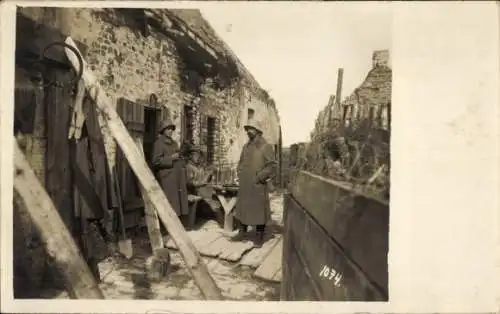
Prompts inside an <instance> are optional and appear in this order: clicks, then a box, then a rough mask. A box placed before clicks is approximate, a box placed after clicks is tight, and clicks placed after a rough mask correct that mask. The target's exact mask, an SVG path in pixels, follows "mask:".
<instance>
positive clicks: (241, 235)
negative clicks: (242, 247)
mask: <svg viewBox="0 0 500 314" xmlns="http://www.w3.org/2000/svg"><path fill="white" fill-rule="evenodd" d="M247 237H248V233H247V226H240V227H239V228H238V233H237V234H236V235H235V236H233V237H231V241H235V242H238V241H243V240H246V239H247Z"/></svg>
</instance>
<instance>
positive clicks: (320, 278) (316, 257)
mask: <svg viewBox="0 0 500 314" xmlns="http://www.w3.org/2000/svg"><path fill="white" fill-rule="evenodd" d="M287 205H288V206H289V207H288V208H287V211H288V213H287V215H290V217H289V220H288V221H287V223H288V225H287V226H286V228H287V229H289V230H291V231H290V233H291V236H290V239H289V241H291V243H292V247H293V250H292V251H295V253H294V254H293V256H294V257H291V258H289V259H290V260H288V261H287V262H288V263H290V264H293V263H297V261H294V259H298V263H299V264H300V265H301V266H300V268H301V269H303V271H304V273H305V275H306V276H305V277H304V278H305V279H304V280H305V281H307V283H308V284H309V286H310V287H311V289H313V290H314V291H315V292H316V293H315V294H316V295H318V297H319V298H320V299H321V300H323V301H387V296H386V294H384V291H383V289H382V288H380V287H379V286H377V285H376V284H375V283H374V282H372V281H371V280H370V278H368V276H367V275H366V273H365V272H364V271H363V270H362V269H360V268H359V266H358V265H357V264H356V263H354V262H353V261H352V260H351V259H350V257H349V256H347V255H346V254H345V252H344V250H343V249H342V248H341V247H340V246H339V245H338V244H337V243H336V242H335V241H333V240H332V239H331V238H330V237H329V235H328V234H327V233H326V232H325V231H324V229H323V228H321V226H320V225H319V223H318V222H316V221H315V220H314V219H313V218H312V217H311V216H310V215H309V214H308V213H307V211H305V210H304V209H303V208H302V207H301V206H300V205H299V204H298V203H296V202H295V201H291V202H288V203H287ZM290 276H291V277H290V278H287V281H290V282H291V284H290V285H292V286H297V285H298V286H301V287H299V288H297V289H295V292H296V295H297V297H301V296H304V295H308V294H309V293H310V292H309V291H307V290H304V289H305V288H304V289H303V288H302V286H303V285H304V280H300V281H299V279H298V277H297V274H295V273H294V272H293V271H292V272H291V273H290Z"/></svg>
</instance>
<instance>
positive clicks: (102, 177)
mask: <svg viewBox="0 0 500 314" xmlns="http://www.w3.org/2000/svg"><path fill="white" fill-rule="evenodd" d="M365 5H366V6H365ZM365 5H364V6H359V5H351V4H348V3H341V4H337V5H335V6H332V7H331V8H329V7H323V8H315V9H314V8H310V9H307V10H311V11H310V12H308V11H307V10H306V11H304V12H302V11H300V10H297V9H290V10H286V9H284V10H283V11H279V10H274V11H270V10H267V9H266V8H265V7H262V6H261V7H258V8H257V7H252V6H251V5H250V4H249V5H248V7H247V9H245V10H239V11H230V9H228V8H223V7H222V6H220V7H219V6H218V5H213V6H211V7H207V8H200V9H197V8H147V7H145V8H110V7H108V8H106V7H92V6H89V7H32V6H31V7H30V6H18V7H17V12H16V38H15V91H14V92H15V106H14V115H13V116H14V130H13V133H14V136H15V139H16V145H15V147H14V166H15V173H14V180H13V182H14V187H13V189H14V199H13V214H14V218H13V219H14V228H13V237H14V243H13V271H14V274H13V281H14V282H13V287H14V288H13V289H14V298H15V299H107V300H128V299H130V300H239V301H364V302H366V301H379V302H380V301H382V302H386V301H389V299H390V296H389V290H388V278H389V271H390V270H389V268H388V257H387V256H388V251H389V240H388V238H389V198H390V196H389V192H390V136H391V106H392V103H391V87H392V80H393V78H392V70H391V33H392V30H391V23H392V22H391V18H392V17H391V10H390V4H388V3H385V4H381V3H374V5H371V4H370V3H366V4H365ZM367 7H370V8H371V9H367ZM313 11H314V15H313V13H312V12H313Z"/></svg>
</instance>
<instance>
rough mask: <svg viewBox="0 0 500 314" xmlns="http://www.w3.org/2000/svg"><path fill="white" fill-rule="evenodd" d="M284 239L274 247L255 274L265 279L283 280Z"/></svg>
mask: <svg viewBox="0 0 500 314" xmlns="http://www.w3.org/2000/svg"><path fill="white" fill-rule="evenodd" d="M282 252H283V239H280V240H279V242H278V243H277V244H276V245H275V246H274V247H273V249H272V251H271V253H269V255H268V256H267V257H266V258H265V259H264V261H263V262H262V264H261V265H260V266H259V268H257V270H256V271H255V273H254V276H255V277H257V278H261V279H264V280H269V281H275V282H281V259H282V257H283V254H282Z"/></svg>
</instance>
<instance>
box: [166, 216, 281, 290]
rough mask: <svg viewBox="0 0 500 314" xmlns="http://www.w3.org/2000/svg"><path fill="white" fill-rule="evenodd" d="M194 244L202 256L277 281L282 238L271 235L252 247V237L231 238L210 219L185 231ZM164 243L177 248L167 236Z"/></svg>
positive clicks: (279, 274)
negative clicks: (260, 245) (223, 261)
mask: <svg viewBox="0 0 500 314" xmlns="http://www.w3.org/2000/svg"><path fill="white" fill-rule="evenodd" d="M187 233H188V235H189V237H190V238H191V240H192V241H193V244H194V246H195V247H196V249H197V250H198V252H199V253H200V255H202V256H206V257H211V258H218V259H221V260H225V261H229V262H232V263H238V264H239V265H242V266H247V267H250V268H253V269H257V271H256V272H255V274H254V275H255V276H256V277H258V278H261V279H264V280H268V281H274V282H280V281H281V258H282V254H281V251H282V242H283V241H282V238H281V235H275V236H274V237H272V238H270V239H268V240H267V241H266V242H265V243H264V244H263V246H262V247H261V248H255V247H254V244H253V242H252V241H250V240H247V241H242V242H233V241H231V239H230V234H227V233H225V232H224V231H223V229H222V228H220V227H218V226H217V227H216V226H214V225H213V224H212V223H211V222H210V221H209V222H207V223H205V224H204V225H203V226H202V227H201V228H200V229H198V230H191V231H188V232H187ZM165 242H166V247H167V248H169V249H173V250H177V246H176V245H175V243H174V241H173V240H172V239H171V238H168V239H166V241H165Z"/></svg>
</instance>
